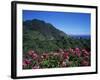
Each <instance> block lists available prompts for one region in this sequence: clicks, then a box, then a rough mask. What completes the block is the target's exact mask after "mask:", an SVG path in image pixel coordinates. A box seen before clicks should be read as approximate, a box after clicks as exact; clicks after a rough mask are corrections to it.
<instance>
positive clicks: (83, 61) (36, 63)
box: [23, 48, 91, 69]
mask: <svg viewBox="0 0 100 80" xmlns="http://www.w3.org/2000/svg"><path fill="white" fill-rule="evenodd" d="M90 62H91V61H90V51H88V50H87V49H80V48H74V49H72V48H69V49H68V50H65V49H59V50H57V51H52V52H48V53H47V52H46V53H42V54H39V53H37V52H36V51H34V50H29V51H28V52H27V53H26V54H25V55H24V57H23V69H40V68H57V67H58V68H60V67H81V66H90V65H91V64H90Z"/></svg>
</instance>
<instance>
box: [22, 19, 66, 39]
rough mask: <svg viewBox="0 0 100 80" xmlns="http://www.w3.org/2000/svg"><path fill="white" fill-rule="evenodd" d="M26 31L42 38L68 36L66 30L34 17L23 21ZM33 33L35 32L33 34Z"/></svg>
mask: <svg viewBox="0 0 100 80" xmlns="http://www.w3.org/2000/svg"><path fill="white" fill-rule="evenodd" d="M23 28H24V30H23V31H24V33H26V32H28V33H30V35H34V34H35V35H34V36H37V37H36V38H38V39H40V40H54V39H55V40H59V39H60V38H61V37H66V36H68V35H67V34H65V33H64V32H62V31H60V30H58V29H57V28H55V27H54V26H53V25H52V24H50V23H46V22H45V21H42V20H38V19H33V20H27V21H24V22H23ZM32 33H33V34H32Z"/></svg>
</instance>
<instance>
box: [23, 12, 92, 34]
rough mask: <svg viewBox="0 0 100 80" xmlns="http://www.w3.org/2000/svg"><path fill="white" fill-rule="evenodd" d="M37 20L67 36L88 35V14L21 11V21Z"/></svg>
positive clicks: (89, 19)
mask: <svg viewBox="0 0 100 80" xmlns="http://www.w3.org/2000/svg"><path fill="white" fill-rule="evenodd" d="M32 19H39V20H43V21H45V22H46V23H50V24H52V25H53V26H55V27H56V28H57V29H59V30H61V31H63V32H65V33H66V34H69V35H90V26H91V25H90V24H91V22H90V21H91V15H90V14H89V13H75V12H51V11H31V10H23V21H26V20H32Z"/></svg>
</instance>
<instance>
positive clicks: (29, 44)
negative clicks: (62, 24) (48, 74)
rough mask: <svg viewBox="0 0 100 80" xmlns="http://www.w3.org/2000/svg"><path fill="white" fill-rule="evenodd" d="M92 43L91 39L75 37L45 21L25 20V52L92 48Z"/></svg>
mask: <svg viewBox="0 0 100 80" xmlns="http://www.w3.org/2000/svg"><path fill="white" fill-rule="evenodd" d="M90 45H91V42H90V39H82V38H73V37H71V36H69V35H67V34H65V33H64V32H63V31H61V30H59V29H57V28H55V26H53V25H52V24H50V23H47V22H45V21H42V20H38V19H33V20H26V21H23V53H27V51H29V50H30V49H32V50H34V51H36V52H38V53H44V52H51V51H56V50H59V49H66V50H67V49H69V48H76V47H78V48H89V49H90Z"/></svg>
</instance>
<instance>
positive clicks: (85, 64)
mask: <svg viewBox="0 0 100 80" xmlns="http://www.w3.org/2000/svg"><path fill="white" fill-rule="evenodd" d="M81 64H82V65H83V66H88V65H89V62H88V61H85V60H83V61H82V63H81Z"/></svg>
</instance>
